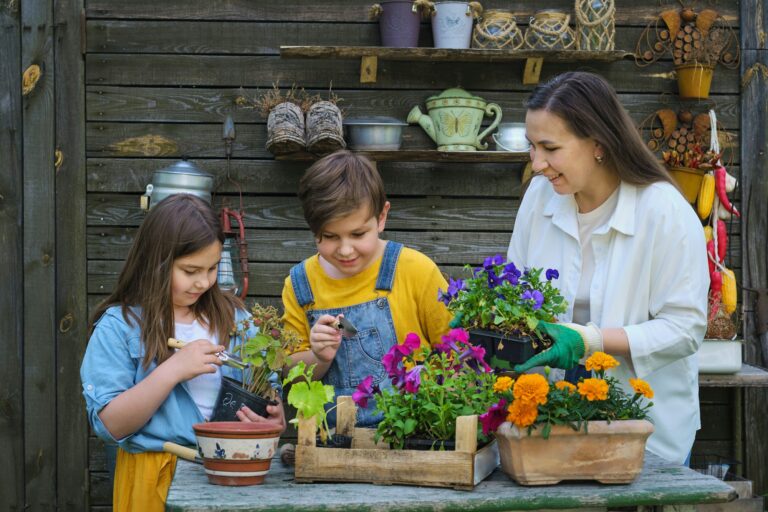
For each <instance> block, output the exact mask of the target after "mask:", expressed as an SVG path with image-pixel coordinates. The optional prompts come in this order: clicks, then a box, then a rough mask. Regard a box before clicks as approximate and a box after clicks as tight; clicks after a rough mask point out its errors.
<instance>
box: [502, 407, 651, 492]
mask: <svg viewBox="0 0 768 512" xmlns="http://www.w3.org/2000/svg"><path fill="white" fill-rule="evenodd" d="M541 432H542V427H539V428H537V429H536V430H533V431H532V432H531V435H528V429H522V430H520V429H518V428H517V427H515V426H514V425H512V424H511V423H509V422H506V423H503V424H502V425H501V426H500V427H499V429H498V430H497V431H496V432H495V434H494V435H495V436H496V440H497V441H498V443H499V456H500V458H501V467H502V469H503V470H504V472H505V473H506V474H507V475H508V476H509V477H510V478H512V479H513V480H514V481H515V482H517V483H519V484H522V485H553V484H556V483H559V482H562V481H563V480H597V481H598V482H600V483H604V484H627V483H630V482H632V481H633V480H634V479H635V478H636V477H637V475H639V474H640V471H641V470H642V469H643V457H644V455H645V442H646V440H647V439H648V436H650V435H651V433H653V425H652V424H651V423H650V422H649V421H646V420H624V421H612V422H611V423H608V422H606V421H590V422H588V425H587V432H584V431H583V430H580V431H578V432H576V431H574V430H573V429H572V428H570V427H568V426H563V425H555V426H553V427H552V431H551V432H550V434H549V438H547V439H544V438H543V437H542V435H541Z"/></svg>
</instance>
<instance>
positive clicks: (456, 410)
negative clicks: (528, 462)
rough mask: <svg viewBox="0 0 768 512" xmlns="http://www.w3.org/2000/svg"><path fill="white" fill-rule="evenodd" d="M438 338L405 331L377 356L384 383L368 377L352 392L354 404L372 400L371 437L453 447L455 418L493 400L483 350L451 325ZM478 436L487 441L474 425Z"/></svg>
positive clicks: (397, 444) (400, 444) (402, 444)
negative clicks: (376, 417)
mask: <svg viewBox="0 0 768 512" xmlns="http://www.w3.org/2000/svg"><path fill="white" fill-rule="evenodd" d="M441 341H442V342H441V343H440V344H437V345H435V346H433V347H427V346H424V345H423V344H422V342H421V339H419V337H418V336H417V335H416V334H414V333H411V334H409V335H408V336H407V337H406V339H405V340H404V342H403V343H402V344H398V345H394V346H393V347H392V348H391V349H390V350H389V351H388V352H387V353H386V354H385V355H384V357H382V364H383V365H384V368H385V370H386V372H387V374H388V376H389V379H390V380H389V381H385V382H387V386H382V388H381V389H379V388H377V387H374V386H373V385H372V383H373V377H372V376H368V377H367V378H365V379H364V380H363V382H362V383H361V384H360V385H359V386H358V388H357V390H356V391H355V393H354V394H353V395H352V399H353V400H354V401H355V403H356V404H357V405H358V406H360V407H366V406H367V405H368V400H371V399H374V400H376V410H377V411H378V412H380V413H381V416H382V419H381V421H380V422H379V423H378V425H377V427H376V433H375V435H374V441H375V442H377V443H378V442H379V440H383V441H384V442H386V443H389V445H390V446H391V447H392V448H394V449H402V448H408V449H440V450H443V449H453V443H454V438H455V434H456V420H457V418H459V417H460V416H472V415H478V414H481V413H483V412H484V411H485V410H486V409H487V408H488V407H489V406H490V405H491V404H492V403H494V402H495V396H494V394H493V381H494V376H493V372H492V370H491V368H490V367H489V366H488V365H487V364H486V363H485V361H484V351H483V349H482V348H480V347H475V346H473V345H472V344H471V343H470V342H469V335H468V333H467V332H466V331H465V330H463V329H453V330H451V331H450V332H449V333H448V334H447V335H445V336H443V338H442V340H441ZM389 382H391V385H389ZM478 435H479V436H481V437H480V441H481V442H482V441H487V438H484V437H483V436H482V432H480V431H479V427H478Z"/></svg>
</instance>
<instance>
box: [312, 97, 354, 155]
mask: <svg viewBox="0 0 768 512" xmlns="http://www.w3.org/2000/svg"><path fill="white" fill-rule="evenodd" d="M346 146H347V143H346V142H344V128H343V127H342V124H341V110H339V107H337V106H336V104H335V103H333V102H330V101H318V102H317V103H314V104H313V105H312V106H311V107H309V112H307V149H308V150H309V151H310V152H312V153H316V154H320V155H322V154H326V153H331V152H333V151H336V150H337V149H344V148H345V147H346Z"/></svg>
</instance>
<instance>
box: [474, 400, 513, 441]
mask: <svg viewBox="0 0 768 512" xmlns="http://www.w3.org/2000/svg"><path fill="white" fill-rule="evenodd" d="M505 421H507V401H506V400H504V399H503V398H502V399H501V400H499V403H497V404H496V405H492V406H491V407H490V408H489V409H488V412H486V413H483V414H481V415H480V423H481V424H482V425H483V435H486V436H487V435H488V434H490V433H491V432H495V431H496V429H498V428H499V426H501V424H502V423H504V422H505Z"/></svg>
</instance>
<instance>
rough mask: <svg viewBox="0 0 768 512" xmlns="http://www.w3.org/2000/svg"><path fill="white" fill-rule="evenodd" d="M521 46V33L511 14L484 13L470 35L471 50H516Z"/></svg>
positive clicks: (499, 12)
mask: <svg viewBox="0 0 768 512" xmlns="http://www.w3.org/2000/svg"><path fill="white" fill-rule="evenodd" d="M521 46H523V31H522V30H520V27H518V26H517V23H516V22H515V17H514V16H513V15H512V13H511V12H507V11H499V10H490V11H486V12H485V13H484V14H483V17H482V19H481V20H480V21H478V22H477V24H476V25H475V29H474V32H473V33H472V48H491V49H504V50H517V49H519V48H520V47H521Z"/></svg>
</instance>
